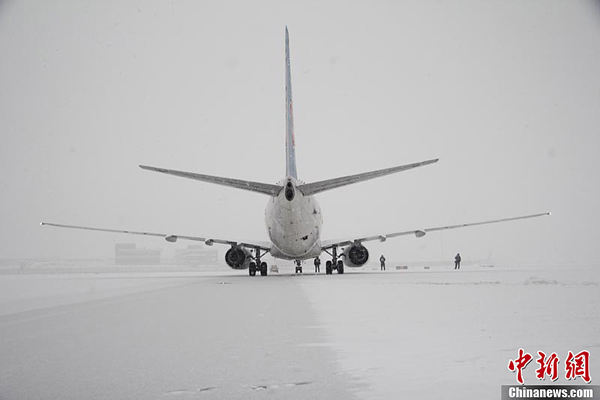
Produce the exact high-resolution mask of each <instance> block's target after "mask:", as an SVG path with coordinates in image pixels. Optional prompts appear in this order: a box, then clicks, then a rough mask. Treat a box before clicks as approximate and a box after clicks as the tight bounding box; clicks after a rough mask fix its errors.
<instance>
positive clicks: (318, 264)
mask: <svg viewBox="0 0 600 400" xmlns="http://www.w3.org/2000/svg"><path fill="white" fill-rule="evenodd" d="M319 272H321V260H320V259H319V256H317V257H316V258H315V274H318V273H319Z"/></svg>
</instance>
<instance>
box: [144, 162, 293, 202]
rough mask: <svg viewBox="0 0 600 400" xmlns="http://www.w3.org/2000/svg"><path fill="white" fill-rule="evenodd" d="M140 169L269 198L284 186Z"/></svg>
mask: <svg viewBox="0 0 600 400" xmlns="http://www.w3.org/2000/svg"><path fill="white" fill-rule="evenodd" d="M140 168H141V169H146V170H148V171H154V172H161V173H163V174H168V175H174V176H179V177H182V178H188V179H194V180H196V181H202V182H208V183H214V184H216V185H221V186H229V187H233V188H237V189H244V190H249V191H251V192H257V193H263V194H268V195H269V196H277V194H278V193H279V192H280V191H281V189H282V186H278V185H271V184H268V183H260V182H252V181H244V180H241V179H232V178H222V177H220V176H212V175H202V174H195V173H193V172H184V171H176V170H173V169H165V168H156V167H149V166H146V165H140Z"/></svg>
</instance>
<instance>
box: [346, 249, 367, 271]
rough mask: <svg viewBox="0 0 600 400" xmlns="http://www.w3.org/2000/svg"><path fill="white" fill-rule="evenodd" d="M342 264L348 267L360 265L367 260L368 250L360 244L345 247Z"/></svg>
mask: <svg viewBox="0 0 600 400" xmlns="http://www.w3.org/2000/svg"><path fill="white" fill-rule="evenodd" d="M343 258H344V264H346V265H347V266H348V267H362V266H363V265H364V264H365V263H366V262H367V261H369V250H367V248H366V247H365V246H363V245H362V244H360V243H359V244H353V245H352V246H350V247H346V249H345V250H344V253H343Z"/></svg>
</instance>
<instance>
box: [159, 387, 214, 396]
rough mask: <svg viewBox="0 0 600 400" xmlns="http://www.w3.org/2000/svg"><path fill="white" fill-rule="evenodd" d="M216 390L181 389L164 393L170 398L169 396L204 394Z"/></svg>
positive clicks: (211, 388)
mask: <svg viewBox="0 0 600 400" xmlns="http://www.w3.org/2000/svg"><path fill="white" fill-rule="evenodd" d="M216 389H218V388H217V387H205V388H191V389H181V390H173V391H170V392H166V393H165V395H167V396H171V395H175V396H178V395H182V394H198V393H206V392H210V391H211V390H216Z"/></svg>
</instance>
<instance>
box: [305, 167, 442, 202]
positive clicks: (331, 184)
mask: <svg viewBox="0 0 600 400" xmlns="http://www.w3.org/2000/svg"><path fill="white" fill-rule="evenodd" d="M438 160H439V158H436V159H433V160H427V161H421V162H418V163H414V164H407V165H400V166H398V167H392V168H386V169H379V170H377V171H371V172H364V173H362V174H356V175H349V176H343V177H341V178H334V179H328V180H325V181H319V182H313V183H306V184H304V185H300V186H298V189H300V191H301V192H302V193H303V194H304V195H305V196H309V195H312V194H316V193H321V192H324V191H326V190H330V189H335V188H338V187H341V186H346V185H351V184H353V183H357V182H362V181H367V180H369V179H375V178H379V177H381V176H385V175H389V174H395V173H396V172H401V171H407V170H409V169H413V168H417V167H423V166H425V165H429V164H434V163H436V162H438Z"/></svg>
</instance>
